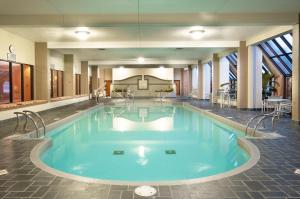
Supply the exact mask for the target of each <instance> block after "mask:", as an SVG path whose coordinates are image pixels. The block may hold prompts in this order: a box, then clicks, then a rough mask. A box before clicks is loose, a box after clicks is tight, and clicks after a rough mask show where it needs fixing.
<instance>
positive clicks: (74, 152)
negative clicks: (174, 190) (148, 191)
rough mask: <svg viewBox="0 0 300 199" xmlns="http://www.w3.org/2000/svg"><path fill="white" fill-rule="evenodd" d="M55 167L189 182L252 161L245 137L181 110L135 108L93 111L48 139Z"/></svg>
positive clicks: (46, 156) (46, 159) (49, 161)
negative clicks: (242, 141)
mask: <svg viewBox="0 0 300 199" xmlns="http://www.w3.org/2000/svg"><path fill="white" fill-rule="evenodd" d="M47 136H48V137H49V138H51V140H52V145H51V147H49V148H48V149H47V150H46V151H45V152H44V153H42V155H41V160H42V162H43V163H45V164H46V165H48V166H49V167H51V168H53V169H56V170H59V171H62V172H65V173H68V174H73V175H78V176H83V177H88V178H94V179H103V180H118V181H133V182H153V181H170V180H187V179H197V178H203V177H208V176H212V175H216V174H221V173H224V172H228V171H231V170H233V169H235V168H237V167H240V166H241V165H243V164H245V163H246V162H247V161H248V160H249V158H250V156H249V154H248V153H247V152H246V151H245V150H244V149H243V148H241V147H240V145H239V144H238V137H240V136H243V135H242V133H240V132H238V131H236V130H233V129H232V128H228V127H226V126H225V125H221V124H220V123H219V122H216V121H214V120H212V119H210V118H209V117H207V116H204V115H203V114H201V113H200V112H198V111H195V110H192V109H190V108H187V107H184V106H181V105H170V104H164V105H161V104H154V103H149V104H135V105H128V106H104V107H99V108H97V109H94V110H91V111H89V112H87V113H85V114H83V115H82V116H80V117H79V118H77V119H76V120H74V121H72V122H69V123H66V124H64V125H63V126H61V127H59V128H57V129H55V130H53V131H51V132H49V133H48V135H47Z"/></svg>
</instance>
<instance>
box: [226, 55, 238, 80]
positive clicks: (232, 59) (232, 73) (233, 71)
mask: <svg viewBox="0 0 300 199" xmlns="http://www.w3.org/2000/svg"><path fill="white" fill-rule="evenodd" d="M226 58H227V60H228V61H229V65H230V67H229V78H230V81H236V80H237V52H233V53H231V54H230V55H228V56H226Z"/></svg>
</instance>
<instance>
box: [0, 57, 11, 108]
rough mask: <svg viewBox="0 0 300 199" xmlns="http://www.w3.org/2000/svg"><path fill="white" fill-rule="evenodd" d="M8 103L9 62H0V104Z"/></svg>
mask: <svg viewBox="0 0 300 199" xmlns="http://www.w3.org/2000/svg"><path fill="white" fill-rule="evenodd" d="M7 103H10V81H9V62H5V61H0V104H7Z"/></svg>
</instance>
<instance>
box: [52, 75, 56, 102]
mask: <svg viewBox="0 0 300 199" xmlns="http://www.w3.org/2000/svg"><path fill="white" fill-rule="evenodd" d="M51 97H52V98H56V97H57V71H56V70H51Z"/></svg>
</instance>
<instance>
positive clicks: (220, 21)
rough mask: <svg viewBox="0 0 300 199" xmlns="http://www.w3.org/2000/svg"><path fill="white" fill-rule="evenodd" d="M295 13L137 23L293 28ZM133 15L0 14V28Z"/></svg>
mask: <svg viewBox="0 0 300 199" xmlns="http://www.w3.org/2000/svg"><path fill="white" fill-rule="evenodd" d="M297 19H298V13H287V12H286V13H175V14H173V13H170V14H157V13H156V14H141V15H140V23H141V24H147V25H151V24H161V25H174V26H186V25H202V26H225V25H227V26H231V25H243V26H249V25H293V24H295V23H297ZM137 23H138V19H137V15H136V13H134V14H96V15H0V26H42V27H77V26H87V27H105V26H120V25H130V24H133V25H136V24H137Z"/></svg>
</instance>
